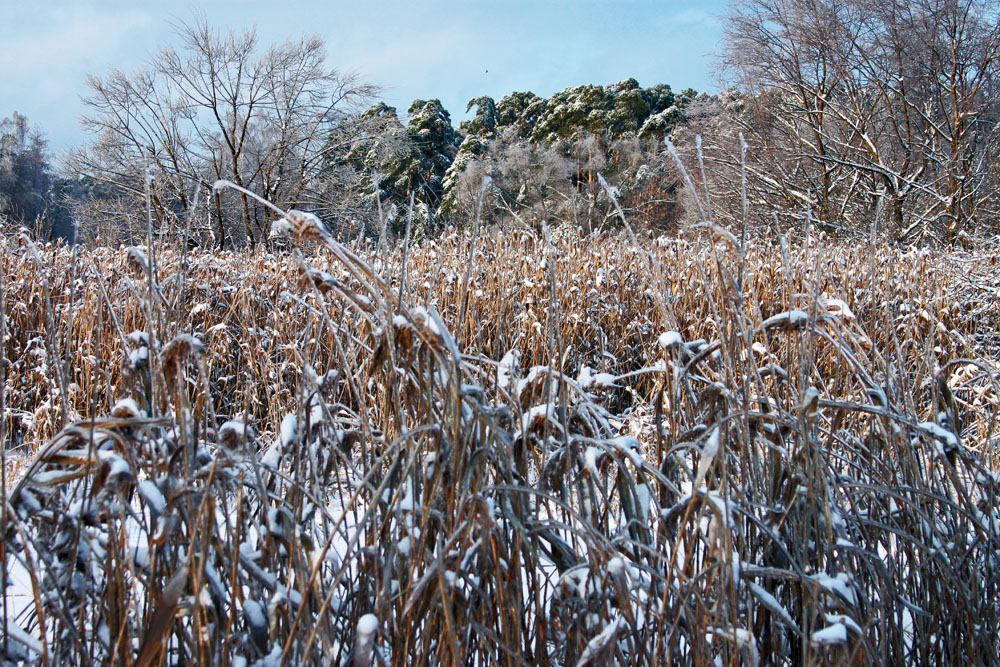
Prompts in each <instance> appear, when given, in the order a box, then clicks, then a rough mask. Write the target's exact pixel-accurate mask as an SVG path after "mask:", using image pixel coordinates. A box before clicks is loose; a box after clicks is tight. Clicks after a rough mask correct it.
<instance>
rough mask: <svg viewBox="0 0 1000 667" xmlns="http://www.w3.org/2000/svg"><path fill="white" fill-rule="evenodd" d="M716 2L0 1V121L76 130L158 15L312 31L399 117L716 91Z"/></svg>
mask: <svg viewBox="0 0 1000 667" xmlns="http://www.w3.org/2000/svg"><path fill="white" fill-rule="evenodd" d="M724 6H725V3H724V2H723V1H722V0H706V1H704V2H699V3H688V2H674V1H672V0H661V1H660V2H655V1H653V0H624V1H617V2H611V1H608V2H595V1H592V0H575V1H561V0H560V1H551V2H544V1H542V0H536V1H534V2H532V1H520V0H507V1H499V2H441V1H439V2H430V1H429V0H411V1H410V2H397V1H388V0H354V1H351V2H343V1H340V0H337V1H333V0H326V1H320V0H313V1H309V2H307V1H304V0H303V1H298V0H277V1H272V2H267V3H265V2H257V1H256V0H243V1H241V2H235V1H232V0H222V1H219V2H211V3H205V2H202V3H194V2H184V0H180V1H176V0H175V1H173V2H162V1H160V0H148V1H145V2H135V1H132V2H125V1H106V2H96V1H92V2H67V1H59V0H53V1H49V2H45V3H38V5H35V3H34V2H31V1H24V0H0V44H2V45H3V47H2V49H0V118H3V117H7V116H9V115H11V114H12V113H13V112H14V111H17V112H19V113H22V114H24V115H26V116H27V117H28V119H29V121H30V122H31V123H32V125H35V126H37V127H38V128H40V129H41V130H42V131H43V132H44V133H45V134H46V136H47V137H48V139H49V145H50V148H51V149H52V151H53V152H58V151H60V150H62V149H64V148H67V147H69V146H72V145H75V144H79V143H81V142H82V141H84V140H85V139H86V138H87V137H86V135H85V134H84V132H83V131H82V130H81V129H80V128H79V122H78V121H79V116H80V114H81V113H82V111H83V107H82V105H81V103H80V97H81V95H83V94H85V93H86V77H87V75H88V74H95V75H103V74H104V73H106V72H107V71H108V70H109V69H110V68H111V67H118V68H120V69H122V70H125V71H133V70H135V69H138V68H140V67H141V66H142V65H143V64H144V62H145V61H147V60H148V58H149V57H150V56H151V55H152V54H153V53H155V52H156V51H157V50H158V49H159V47H160V46H162V45H164V44H167V43H170V42H171V40H172V39H173V34H172V32H171V30H172V29H171V23H172V22H176V21H177V20H191V19H193V18H194V17H195V16H197V15H198V14H199V13H202V12H203V13H204V14H205V15H206V16H207V18H208V21H209V23H210V24H211V25H212V26H213V27H217V28H221V29H225V28H237V29H242V28H245V27H252V26H256V27H257V31H258V35H259V36H260V38H261V41H262V42H263V43H265V44H269V43H274V42H282V41H285V40H287V39H293V38H297V37H300V36H302V35H318V36H319V37H321V38H323V39H324V40H325V42H326V46H327V54H328V62H329V64H330V66H331V67H337V68H338V69H340V70H342V71H353V72H357V73H358V74H359V75H360V76H361V77H362V78H364V79H365V80H367V81H370V82H372V83H375V84H378V85H379V86H382V88H383V94H382V98H383V99H384V100H385V101H386V102H387V103H389V104H391V105H393V106H396V107H397V108H399V110H400V113H401V114H404V113H405V111H406V108H407V107H408V106H409V103H410V102H411V101H412V100H414V99H417V98H422V99H427V98H431V97H437V98H440V99H441V101H442V103H443V104H444V106H445V108H446V109H448V111H450V112H451V114H452V120H453V122H454V123H455V124H456V125H457V123H458V121H459V120H461V119H463V118H465V117H466V113H465V105H466V103H467V102H468V101H469V100H470V99H471V98H473V97H476V96H479V95H484V94H485V95H491V96H493V97H496V98H499V97H502V96H503V95H505V94H507V93H510V92H512V91H515V90H530V91H532V92H534V93H536V94H538V95H542V96H548V95H551V94H552V93H554V92H557V91H559V90H562V89H563V88H565V87H567V86H573V85H579V84H583V83H599V84H609V83H614V82H616V81H620V80H622V79H625V78H628V77H630V76H631V77H635V78H636V79H638V81H639V83H640V84H641V85H643V86H651V85H653V84H656V83H667V84H670V86H671V87H673V88H674V90H680V89H683V88H687V87H692V88H696V89H698V90H715V89H717V88H718V85H717V83H716V80H715V78H714V77H713V75H712V73H711V65H712V57H711V54H712V53H713V52H715V51H716V50H717V49H718V40H719V37H720V28H719V25H718V21H717V18H716V16H717V15H718V14H719V13H720V12H722V11H723V9H724Z"/></svg>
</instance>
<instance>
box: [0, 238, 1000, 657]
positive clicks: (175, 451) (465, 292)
mask: <svg viewBox="0 0 1000 667" xmlns="http://www.w3.org/2000/svg"><path fill="white" fill-rule="evenodd" d="M294 222H295V221H291V222H290V223H289V224H288V225H286V226H287V227H288V228H289V229H290V230H292V231H293V232H295V231H296V230H297V231H298V232H299V238H298V240H297V241H296V242H295V243H294V244H293V245H292V247H291V249H290V250H289V251H287V252H283V253H276V254H271V253H266V252H263V251H258V252H256V253H252V254H246V253H244V254H239V253H232V254H229V253H208V252H199V251H195V252H189V253H188V252H175V251H172V250H169V249H163V248H159V249H156V252H149V249H134V250H130V249H120V250H111V249H104V248H101V249H96V250H93V251H77V252H74V251H72V250H70V249H67V248H65V247H55V246H46V247H38V246H35V245H34V244H33V243H31V242H30V241H29V240H28V239H27V238H24V237H21V238H19V239H18V238H15V239H6V240H0V277H2V283H0V301H2V306H3V309H2V310H3V315H2V318H0V333H2V351H3V355H2V356H3V357H4V359H3V363H2V375H0V380H2V387H3V389H2V393H0V401H2V403H0V407H2V410H3V413H2V427H0V428H2V430H0V435H2V440H3V447H4V449H3V457H4V460H3V464H4V465H3V470H4V480H3V482H4V486H3V498H2V500H3V515H2V522H0V537H2V540H0V549H2V558H3V562H4V570H3V572H4V580H5V583H7V584H8V585H7V586H6V588H5V590H4V596H3V605H4V616H3V618H4V628H5V631H4V633H3V639H2V645H0V652H2V653H3V655H5V656H6V658H7V659H8V660H14V661H16V660H24V661H27V662H29V663H40V664H92V663H100V664H104V663H121V664H138V665H151V664H233V665H237V664H262V665H266V664H279V663H282V662H284V663H285V664H366V665H367V664H371V663H373V662H374V663H376V664H413V665H422V664H444V665H451V664H533V665H547V664H551V665H585V664H609V663H618V664H630V665H636V664H638V665H642V664H648V665H657V664H674V663H678V662H680V663H690V664H711V663H713V661H716V660H719V661H721V663H722V664H757V663H774V664H793V663H795V664H801V663H810V664H813V663H831V664H835V663H842V662H856V663H861V664H886V663H889V664H905V663H920V664H926V663H935V662H968V663H979V664H983V663H989V662H992V661H995V660H996V656H997V654H998V651H1000V646H998V641H1000V640H998V636H1000V634H998V633H1000V608H998V605H997V603H996V599H997V597H998V595H1000V590H998V588H1000V569H998V568H1000V503H998V492H1000V476H998V474H997V472H996V471H997V470H998V465H1000V457H998V454H997V428H996V427H997V425H996V423H995V422H996V419H995V417H996V407H997V401H998V387H997V384H996V371H997V365H998V364H997V361H996V351H997V347H998V346H997V342H998V340H1000V338H998V335H1000V334H998V331H1000V328H998V327H1000V322H998V314H1000V302H998V300H997V296H996V295H997V290H998V288H1000V283H998V279H997V277H996V272H995V270H994V267H993V264H992V259H991V252H989V251H983V252H980V253H964V252H963V253H959V252H940V253H934V252H928V251H901V250H898V249H894V248H891V247H887V246H875V247H874V248H872V247H868V246H863V247H856V246H851V245H847V244H843V243H837V242H835V241H833V240H831V239H828V238H826V237H824V236H823V235H815V234H814V235H810V236H806V237H802V238H792V239H782V240H781V242H780V243H779V242H777V241H775V242H773V243H771V242H765V241H760V240H750V241H747V242H746V244H745V246H744V245H743V244H742V243H743V242H742V241H738V240H736V239H735V237H733V236H732V235H731V234H730V235H728V236H727V235H723V234H714V235H713V238H714V239H715V240H714V241H713V240H703V239H700V238H694V237H692V238H690V239H688V240H684V239H679V240H659V241H654V240H651V239H648V238H644V237H639V238H636V237H635V236H624V235H608V234H605V235H595V236H588V237H579V236H576V235H573V234H569V235H557V234H554V233H550V235H549V236H545V235H540V234H535V233H530V232H511V233H503V234H497V235H493V236H491V235H488V234H485V233H484V234H479V235H478V238H474V237H472V236H466V235H461V234H453V235H450V236H446V237H443V238H440V239H437V240H435V241H426V242H424V243H422V244H419V245H417V244H404V243H402V242H400V243H399V244H398V247H394V246H392V244H390V243H389V242H388V240H385V243H384V244H383V243H380V244H379V246H378V247H374V246H373V245H371V246H370V245H366V244H363V243H362V244H355V245H351V246H345V245H341V244H340V243H337V242H336V241H334V240H333V239H332V238H331V237H330V236H329V235H328V234H322V233H319V232H315V230H316V229H318V228H316V227H308V228H307V227H306V226H304V225H305V223H307V222H311V221H309V220H305V219H303V220H302V221H299V222H300V224H299V225H298V226H297V227H296V226H295V225H293V224H292V223H294ZM293 227H294V229H293ZM282 229H283V228H282V227H281V225H279V226H278V231H282ZM309 230H313V231H314V232H315V233H313V234H312V235H313V236H315V237H316V238H317V239H318V240H319V242H320V244H321V245H314V242H313V241H309V240H308V236H309V235H310V234H309V233H305V232H309ZM285 231H288V230H285ZM709 231H710V232H711V230H709ZM636 243H638V246H637V245H636ZM138 257H141V258H143V261H142V262H140V261H137V259H136V258H138ZM404 258H405V260H404ZM404 261H405V267H404ZM650 267H654V268H653V269H651V268H650ZM404 270H405V273H404ZM403 275H405V290H402V291H403V292H404V293H400V292H401V290H400V288H399V286H400V285H401V284H402V283H403V282H404V281H403V279H402V276H403Z"/></svg>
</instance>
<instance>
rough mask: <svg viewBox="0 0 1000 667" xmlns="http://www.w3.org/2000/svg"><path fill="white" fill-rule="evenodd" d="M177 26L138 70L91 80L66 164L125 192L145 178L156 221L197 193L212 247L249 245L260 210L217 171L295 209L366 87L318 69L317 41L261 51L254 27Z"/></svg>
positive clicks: (259, 227) (260, 225)
mask: <svg viewBox="0 0 1000 667" xmlns="http://www.w3.org/2000/svg"><path fill="white" fill-rule="evenodd" d="M176 32H177V36H178V38H179V41H180V46H179V48H177V49H175V48H173V47H168V48H165V49H163V50H162V51H160V52H159V53H158V54H157V55H156V56H154V57H153V58H152V59H151V60H150V62H149V64H148V66H147V67H146V68H145V69H142V70H139V71H138V72H135V73H133V74H126V73H124V72H121V71H119V70H113V71H112V72H110V73H109V74H108V75H106V76H105V77H90V78H89V80H88V85H89V87H90V90H91V93H90V95H89V96H88V97H87V98H86V99H85V100H84V102H85V103H86V105H87V106H88V107H89V109H90V111H89V113H88V114H87V115H86V116H85V118H84V121H83V122H84V125H85V127H86V128H87V129H89V130H90V131H92V132H93V133H94V134H95V139H94V141H93V142H92V143H91V144H90V145H88V146H85V147H84V148H82V149H80V150H77V151H75V152H74V153H73V154H72V156H71V159H70V166H71V168H72V169H73V170H74V171H76V172H77V173H79V174H83V175H85V176H86V177H88V178H90V179H93V180H94V181H95V182H98V183H105V184H110V185H113V186H114V187H115V188H117V189H118V190H119V191H120V192H122V193H127V194H130V195H132V196H133V197H135V198H143V197H145V190H146V180H145V179H146V175H147V174H149V175H150V176H151V178H152V188H151V199H152V205H153V209H154V216H155V219H156V222H157V224H158V225H159V226H161V227H162V226H163V225H168V226H169V225H170V223H171V222H172V221H174V220H176V219H178V217H179V216H180V214H181V213H182V212H185V211H187V210H188V209H189V208H190V207H191V206H192V205H193V203H194V201H193V198H194V197H195V193H196V192H198V191H199V190H200V191H201V193H202V194H203V195H205V196H204V197H202V198H201V201H204V202H210V205H209V210H210V213H211V217H212V219H213V224H212V227H213V230H214V232H215V234H216V240H217V242H218V243H219V244H220V246H221V245H226V244H227V243H230V242H241V241H245V242H247V243H249V244H251V245H252V244H255V243H257V242H258V241H259V240H260V239H261V236H262V233H263V231H264V230H265V229H266V222H267V214H266V212H265V211H264V210H263V209H262V208H261V207H260V206H259V205H258V204H257V203H256V202H255V201H254V200H252V199H250V198H248V197H246V196H245V195H242V194H228V193H226V194H223V193H217V192H214V191H213V190H212V184H213V183H214V182H215V181H216V180H217V179H220V178H224V179H228V180H231V181H233V182H234V183H236V184H238V185H240V186H243V187H246V188H250V189H253V190H255V191H258V192H260V193H261V194H262V195H263V196H264V197H266V198H268V199H270V200H272V201H275V202H277V203H278V204H280V205H282V206H285V207H290V206H297V205H302V204H303V203H304V202H307V201H308V199H309V197H310V194H309V193H310V188H311V186H312V181H313V179H314V178H315V177H316V175H317V173H318V172H319V171H320V169H321V167H322V164H323V159H324V145H325V144H326V140H327V138H328V136H329V135H330V133H331V132H334V130H335V128H337V127H338V126H339V125H341V124H344V123H346V122H347V121H348V119H350V118H351V117H352V115H353V114H354V112H355V111H356V110H357V108H358V107H357V105H359V104H361V103H363V102H364V101H366V100H367V99H368V98H370V97H371V96H372V95H373V94H374V93H375V92H376V89H375V88H374V87H373V86H370V85H367V84H363V83H361V82H359V81H358V80H357V78H356V77H355V76H353V75H346V74H342V73H340V72H338V71H337V70H330V69H327V68H326V66H325V60H326V56H325V52H324V46H323V42H322V41H321V40H320V39H318V38H315V37H313V38H307V39H302V40H299V41H297V42H286V43H284V44H281V45H278V46H271V47H268V48H264V49H262V48H261V47H260V45H259V43H258V40H257V36H256V34H255V32H254V31H252V30H249V31H244V32H241V33H234V32H229V33H226V34H220V33H218V32H217V31H215V30H213V29H211V28H210V27H209V26H208V25H207V23H206V22H205V21H203V20H202V21H198V22H196V23H193V24H190V25H189V24H180V25H179V26H178V27H177V31H176ZM140 213H141V207H137V209H136V214H140ZM139 217H141V215H140V216H139Z"/></svg>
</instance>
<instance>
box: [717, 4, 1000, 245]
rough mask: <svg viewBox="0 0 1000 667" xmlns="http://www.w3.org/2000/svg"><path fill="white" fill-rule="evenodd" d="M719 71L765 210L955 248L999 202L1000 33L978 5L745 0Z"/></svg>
mask: <svg viewBox="0 0 1000 667" xmlns="http://www.w3.org/2000/svg"><path fill="white" fill-rule="evenodd" d="M725 25H726V37H725V40H726V41H725V49H724V53H723V58H722V65H723V69H724V72H725V73H726V74H727V75H728V76H729V78H730V79H731V80H732V81H733V82H734V83H736V84H737V85H739V86H740V88H741V89H742V90H743V91H744V92H745V93H746V98H745V99H746V102H747V110H746V113H744V114H742V115H741V116H740V118H741V120H742V125H743V128H742V129H743V130H744V131H745V133H746V135H747V137H748V139H749V140H750V141H751V152H752V154H754V155H756V157H757V161H756V162H754V163H751V164H750V171H751V175H752V176H753V179H752V180H753V183H754V185H755V186H756V188H757V192H758V194H759V195H760V196H761V197H762V198H763V199H765V200H770V201H775V202H781V203H783V204H784V205H785V206H788V207H791V208H794V207H798V208H802V209H806V210H808V212H809V215H811V216H815V217H816V218H817V219H819V220H820V221H825V222H828V223H834V224H842V223H846V224H848V225H854V226H860V225H863V224H866V222H867V221H870V220H872V219H874V216H875V214H876V213H878V212H881V213H884V214H885V215H886V217H887V218H888V220H889V221H890V224H891V228H892V231H893V232H894V233H895V234H896V235H897V236H899V237H903V238H913V237H917V236H923V235H924V234H926V233H927V232H928V231H931V230H932V229H933V231H935V232H939V233H941V234H942V235H943V236H944V237H945V238H946V239H948V240H952V239H954V238H955V237H956V235H958V234H959V232H960V231H961V230H962V229H963V228H966V227H968V226H970V225H971V224H972V223H974V222H976V221H978V220H980V219H981V218H982V217H984V215H983V214H984V212H986V211H987V210H989V209H990V208H991V207H992V206H994V205H995V202H994V200H995V199H996V188H995V187H994V183H995V173H994V172H993V170H992V169H991V168H990V165H991V164H992V162H993V159H992V158H993V157H994V156H995V155H996V151H997V130H998V125H997V123H996V118H997V111H998V106H997V102H996V101H995V92H996V86H997V84H998V82H1000V70H998V63H1000V60H998V56H1000V23H998V20H997V12H996V11H995V9H993V8H991V6H990V5H989V4H988V3H986V2H984V1H982V0H916V1H912V2H911V1H909V0H907V1H904V0H889V1H884V0H878V1H876V0H819V1H807V0H749V1H748V2H745V3H741V4H739V5H733V6H732V7H731V8H730V10H729V13H728V15H727V17H726V23H725Z"/></svg>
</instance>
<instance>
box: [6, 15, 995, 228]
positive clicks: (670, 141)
mask: <svg viewBox="0 0 1000 667" xmlns="http://www.w3.org/2000/svg"><path fill="white" fill-rule="evenodd" d="M720 20H721V21H723V23H724V28H725V38H724V42H723V44H722V47H721V50H720V52H719V53H718V54H717V59H716V65H717V69H718V74H719V76H720V79H721V80H722V81H724V82H725V84H726V86H727V87H726V88H725V89H724V90H723V91H722V92H720V93H717V94H706V93H699V92H696V91H694V90H690V89H687V90H681V91H674V90H672V89H671V87H670V86H669V85H666V84H662V83H660V84H656V85H651V86H649V87H643V86H642V85H641V84H640V83H639V82H638V81H636V80H635V79H626V80H624V81H621V82H618V83H612V84H610V85H597V84H593V85H583V86H574V87H570V88H566V89H565V90H563V91H561V92H558V93H556V94H554V95H552V96H550V97H548V98H543V97H539V96H538V95H535V94H533V93H531V92H512V93H510V94H508V95H506V96H504V97H502V98H500V99H493V98H491V97H487V96H482V97H477V98H474V99H472V100H470V101H469V102H468V107H467V109H466V111H467V112H471V113H472V115H471V117H470V118H469V120H466V121H463V122H461V123H460V124H459V125H458V126H457V127H456V126H455V125H454V124H453V122H452V117H451V114H450V112H449V110H447V109H445V108H444V107H443V106H442V104H441V102H440V101H439V100H437V99H430V100H414V101H413V103H412V104H410V106H409V107H408V108H407V109H405V110H401V109H396V108H393V107H390V106H387V105H385V104H384V103H382V102H379V101H378V95H379V91H378V89H377V88H376V87H374V86H372V85H369V84H367V83H366V82H364V81H361V80H359V79H357V78H356V77H354V76H351V75H348V74H345V73H343V72H342V71H340V70H337V69H330V68H329V66H328V64H327V58H326V53H325V48H324V42H323V41H322V39H320V38H315V37H314V38H304V39H298V40H293V41H289V42H286V43H283V44H277V45H265V44H261V43H260V41H259V39H258V38H257V36H256V35H255V34H254V33H253V32H252V31H251V32H240V33H234V32H222V31H218V30H216V29H214V28H213V27H212V26H209V25H207V24H205V23H203V22H197V21H196V22H193V23H190V24H187V25H183V26H181V27H180V28H179V29H178V33H177V36H176V39H175V40H174V44H175V45H174V46H170V47H166V48H164V49H163V50H162V51H160V52H159V53H158V54H157V55H155V56H153V57H152V58H151V59H150V60H149V61H148V62H147V63H145V64H144V66H143V67H142V68H140V69H137V70H135V71H133V72H125V71H119V70H112V71H110V72H98V73H94V74H93V75H92V76H90V77H89V79H88V82H87V83H88V91H89V92H88V93H87V95H86V97H85V100H84V102H85V105H86V114H85V117H84V118H83V121H82V122H83V124H84V127H85V129H86V130H87V131H88V132H89V136H90V139H89V140H88V141H87V142H86V143H85V144H84V145H82V146H79V147H76V148H74V149H72V150H69V151H67V152H66V153H65V154H61V155H59V156H56V157H53V156H51V155H50V154H49V152H48V151H47V147H46V142H45V139H44V135H43V134H42V132H41V131H39V130H37V129H34V128H32V127H31V125H30V123H29V120H28V119H26V118H25V117H24V116H21V115H19V114H17V113H14V114H13V115H12V116H11V117H10V118H7V119H5V120H3V121H2V123H0V216H2V223H0V224H2V225H3V228H4V229H6V230H12V229H14V230H16V229H18V228H27V229H28V230H30V232H31V233H32V234H33V235H35V236H36V237H38V238H42V239H55V238H75V239H76V240H78V241H83V242H87V243H92V244H117V243H120V242H128V241H130V240H131V239H133V238H145V236H146V233H147V218H148V219H149V220H151V223H152V224H151V226H152V228H153V231H154V233H155V234H156V235H157V237H163V236H166V237H169V238H170V239H176V240H177V241H184V242H186V243H187V244H189V245H198V246H204V247H217V248H232V247H245V246H255V245H257V244H260V243H262V242H268V238H267V236H268V235H267V230H268V229H269V225H270V222H271V220H272V219H273V217H274V216H273V213H272V212H271V211H270V210H269V209H267V208H266V207H264V206H262V205H261V204H260V203H258V202H257V201H255V200H254V199H253V198H250V197H247V196H245V195H243V194H241V193H240V192H239V191H237V190H234V189H227V190H225V191H219V190H217V189H215V188H214V187H213V185H214V184H215V183H216V182H217V181H218V180H220V179H224V180H227V181H230V182H232V183H235V184H237V185H239V186H241V187H244V188H246V189H248V190H250V191H252V192H254V193H257V194H258V195H260V196H261V197H263V198H265V199H267V200H268V201H271V202H274V203H275V204H277V205H278V206H280V207H282V208H285V209H287V208H298V209H302V210H306V211H311V212H314V213H315V214H317V215H318V216H320V217H321V218H322V219H323V220H325V221H327V224H328V226H329V227H330V228H331V230H332V231H334V232H335V233H336V234H337V235H339V236H341V237H351V236H358V235H379V234H381V233H383V231H385V232H387V233H391V234H395V235H403V234H406V233H407V230H409V234H410V235H411V236H413V237H414V238H421V237H424V236H427V235H434V234H438V233H440V232H441V231H442V230H446V229H450V228H452V227H454V226H456V225H460V226H462V225H470V224H472V223H473V221H474V220H477V219H478V220H479V221H480V222H481V223H482V224H485V225H494V226H498V227H501V228H507V227H515V228H516V227H530V228H535V227H538V226H540V225H541V224H542V223H543V222H545V223H547V224H549V225H553V226H573V227H576V228H579V229H580V230H581V231H583V232H589V231H593V230H599V229H608V228H612V227H615V226H616V225H618V224H620V221H619V218H618V216H617V215H616V214H615V209H614V206H613V202H612V201H611V200H610V198H609V196H608V189H607V188H605V187H603V186H602V185H601V183H600V178H599V176H600V177H602V178H603V179H604V180H605V181H606V182H607V184H608V186H609V188H610V189H611V192H615V193H616V195H617V197H618V201H619V203H620V205H621V206H622V207H623V209H624V210H625V212H626V213H627V214H628V216H629V218H630V219H631V220H632V221H634V223H635V224H636V225H639V226H641V227H645V228H648V229H650V230H652V231H653V232H654V233H662V232H667V233H669V232H671V231H673V230H676V229H677V228H678V227H679V226H680V225H683V224H687V223H691V222H698V221H700V220H702V219H706V218H712V219H713V220H715V221H716V222H720V223H723V224H728V225H730V226H732V225H736V226H739V227H740V228H741V229H742V228H744V227H743V226H749V227H750V228H751V229H752V228H754V227H757V228H770V227H771V226H773V225H780V226H783V227H787V226H795V225H799V224H803V223H805V222H810V223H815V224H817V225H819V226H822V227H826V228H829V229H830V230H832V231H834V232H836V233H840V234H846V235H850V234H862V235H866V236H867V235H878V236H883V237H886V238H890V239H894V240H898V241H903V242H920V241H938V242H948V243H954V242H960V241H962V240H963V239H966V238H969V237H970V236H976V235H979V236H982V235H989V234H993V233H995V231H996V230H997V220H998V216H997V212H998V211H997V207H998V203H1000V202H998V192H1000V166H998V165H1000V160H998V159H997V158H998V157H1000V156H998V155H997V153H998V150H1000V125H998V112H1000V70H998V67H997V64H998V56H1000V20H998V11H997V9H996V6H995V4H994V3H991V2H985V1H982V0H960V1H939V0H917V1H916V2H903V1H891V0H890V1H888V2H885V1H880V2H872V1H871V0H823V1H820V2H803V1H801V0H771V1H767V2H765V1H763V0H748V1H746V2H738V3H734V4H733V5H731V6H730V7H729V8H728V10H727V11H726V13H725V15H724V16H722V17H720ZM681 165H684V166H685V167H686V169H682V168H680V166H681ZM484 183H485V184H487V185H485V186H484ZM477 211H478V218H477Z"/></svg>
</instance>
